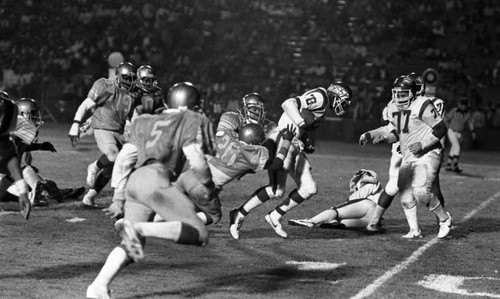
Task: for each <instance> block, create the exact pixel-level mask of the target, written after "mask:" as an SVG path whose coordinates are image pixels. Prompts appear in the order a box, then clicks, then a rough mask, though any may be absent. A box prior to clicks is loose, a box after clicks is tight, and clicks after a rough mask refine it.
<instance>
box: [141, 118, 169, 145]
mask: <svg viewBox="0 0 500 299" xmlns="http://www.w3.org/2000/svg"><path fill="white" fill-rule="evenodd" d="M171 122H172V121H171V120H162V121H157V122H155V124H154V126H153V129H152V130H151V137H152V138H153V139H152V140H148V141H147V142H146V148H152V147H153V146H154V145H155V144H156V143H157V142H158V140H160V137H161V135H162V133H163V132H164V129H163V128H166V127H168V126H169V125H170V123H171Z"/></svg>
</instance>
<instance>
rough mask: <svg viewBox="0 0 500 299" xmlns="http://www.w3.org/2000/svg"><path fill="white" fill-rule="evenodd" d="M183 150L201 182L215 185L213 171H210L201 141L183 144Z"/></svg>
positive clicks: (209, 185) (206, 184) (208, 185)
mask: <svg viewBox="0 0 500 299" xmlns="http://www.w3.org/2000/svg"><path fill="white" fill-rule="evenodd" d="M182 151H183V153H184V155H185V156H186V159H187V160H188V161H189V165H190V166H191V169H192V170H193V172H194V175H195V176H196V178H197V179H198V180H199V181H200V183H202V184H203V185H205V186H207V187H210V188H211V187H212V186H214V182H213V181H212V173H211V172H210V168H209V166H208V163H207V158H206V156H205V153H204V151H203V148H202V145H201V144H200V143H190V144H188V145H185V146H183V147H182Z"/></svg>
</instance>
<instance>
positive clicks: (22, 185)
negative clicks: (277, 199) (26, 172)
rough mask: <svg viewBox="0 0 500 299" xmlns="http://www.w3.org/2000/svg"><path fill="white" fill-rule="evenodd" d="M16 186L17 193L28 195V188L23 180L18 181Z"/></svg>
mask: <svg viewBox="0 0 500 299" xmlns="http://www.w3.org/2000/svg"><path fill="white" fill-rule="evenodd" d="M14 186H15V187H16V188H17V192H19V194H28V187H27V185H26V182H25V181H24V180H23V179H21V180H19V181H16V182H15V183H14Z"/></svg>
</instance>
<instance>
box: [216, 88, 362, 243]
mask: <svg viewBox="0 0 500 299" xmlns="http://www.w3.org/2000/svg"><path fill="white" fill-rule="evenodd" d="M351 99H352V91H351V88H350V87H349V86H348V85H347V84H345V83H343V82H335V83H333V84H331V85H330V86H329V87H328V88H327V89H325V88H323V87H318V88H314V89H311V90H309V91H306V92H305V93H304V94H302V95H300V96H297V97H294V98H289V99H287V100H285V101H284V102H283V103H282V105H281V106H282V108H283V111H284V113H283V114H282V115H281V117H280V119H279V122H278V129H284V128H286V127H288V126H290V127H291V129H292V130H293V131H294V132H295V133H294V134H295V138H294V139H293V141H292V144H291V146H290V148H289V151H288V153H286V158H285V159H284V164H283V168H282V169H280V170H278V171H271V172H270V173H269V181H270V183H269V185H267V186H265V187H262V188H259V189H258V190H256V191H255V192H254V194H253V195H252V196H251V197H250V198H249V199H248V200H247V201H246V202H245V203H244V204H243V205H241V206H240V207H239V208H238V209H237V213H236V212H233V213H232V214H233V216H234V217H233V218H232V219H230V232H231V235H232V237H233V238H235V239H238V238H239V229H240V227H241V225H242V223H243V220H244V218H245V217H246V216H247V215H248V213H249V212H250V211H251V210H253V209H254V208H256V207H258V206H260V205H261V204H263V203H264V202H266V201H268V200H269V199H271V198H279V197H282V196H283V195H284V193H285V190H286V180H287V176H288V174H289V175H290V176H291V177H292V178H293V179H294V181H295V182H296V184H297V188H296V189H294V190H293V191H292V192H290V194H289V195H288V196H287V197H286V198H285V200H283V201H282V203H281V204H279V205H278V206H277V207H276V208H275V209H274V210H272V211H271V212H269V213H268V214H267V215H266V216H265V220H266V222H267V223H268V224H269V225H270V226H271V227H272V228H273V229H274V231H275V233H276V234H277V235H279V236H280V237H282V238H287V236H288V235H287V233H286V232H285V231H284V230H283V228H282V225H281V223H280V219H281V217H282V216H283V215H285V214H286V213H287V212H288V211H290V210H291V209H293V208H294V207H296V206H298V205H300V204H301V203H302V202H304V201H305V200H307V199H309V198H310V197H312V196H313V195H314V194H316V193H317V186H316V182H315V181H314V179H313V177H312V174H311V165H310V163H309V161H308V159H307V157H306V153H305V151H307V149H308V148H309V149H314V147H310V146H308V145H307V144H306V145H304V142H303V141H304V140H306V139H305V138H304V137H305V136H307V135H308V134H309V133H310V132H311V131H314V130H315V128H316V127H317V126H318V124H319V121H320V120H321V119H322V118H324V116H325V115H326V111H327V109H328V107H331V108H332V109H333V111H334V112H335V114H336V115H342V114H344V113H345V109H346V108H347V106H349V105H350V104H351ZM304 110H308V111H309V112H312V114H313V117H303V115H304V116H306V115H307V114H305V113H301V112H303V111H304ZM219 126H220V124H219ZM306 142H307V140H306Z"/></svg>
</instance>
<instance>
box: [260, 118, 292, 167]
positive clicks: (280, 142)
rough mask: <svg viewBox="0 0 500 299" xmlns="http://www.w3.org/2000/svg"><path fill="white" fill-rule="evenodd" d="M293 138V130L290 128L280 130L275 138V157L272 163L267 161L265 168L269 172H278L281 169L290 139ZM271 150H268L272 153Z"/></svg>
mask: <svg viewBox="0 0 500 299" xmlns="http://www.w3.org/2000/svg"><path fill="white" fill-rule="evenodd" d="M294 136H295V128H293V127H292V126H287V127H286V128H285V129H283V130H281V131H280V132H279V133H278V136H277V137H276V144H277V150H276V154H275V157H274V159H273V160H272V161H269V162H270V163H269V165H268V166H267V167H266V168H268V169H269V170H273V171H276V170H280V169H282V168H283V162H284V160H285V158H286V156H287V154H288V151H289V149H290V145H291V143H292V139H293V137H294ZM273 150H274V146H273V148H272V149H271V150H270V153H272V152H273Z"/></svg>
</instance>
